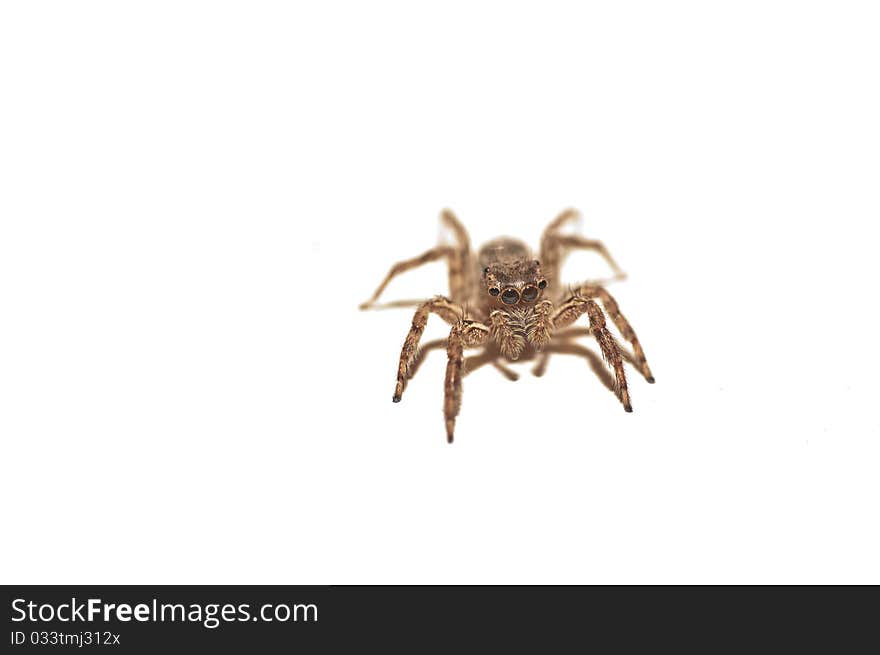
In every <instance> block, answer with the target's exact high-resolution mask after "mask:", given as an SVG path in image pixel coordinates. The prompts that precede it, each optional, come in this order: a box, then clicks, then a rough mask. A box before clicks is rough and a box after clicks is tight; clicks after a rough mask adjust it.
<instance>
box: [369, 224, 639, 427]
mask: <svg viewBox="0 0 880 655" xmlns="http://www.w3.org/2000/svg"><path fill="white" fill-rule="evenodd" d="M577 215H578V214H577V212H576V211H575V210H573V209H568V210H566V211H564V212H562V213H561V214H560V215H559V216H557V217H556V218H555V219H554V220H553V221H552V222H551V223H550V224H549V225H548V226H547V228H546V229H545V230H544V233H543V235H542V236H541V255H540V257H541V258H540V260H538V259H535V258H534V257H533V256H532V253H531V251H530V250H529V248H528V246H526V245H525V244H524V243H522V242H521V241H518V240H516V239H512V238H508V237H501V238H498V239H495V240H493V241H490V242H489V243H487V244H485V245H484V246H483V247H482V248H480V250H479V252H478V253H477V255H476V257H474V255H473V253H472V252H471V246H470V239H469V237H468V234H467V231H466V230H465V229H464V226H462V224H461V223H460V222H459V220H458V219H457V218H456V217H455V215H454V214H453V213H452V212H451V211H449V210H448V209H446V210H443V212H442V213H441V221H442V222H443V224H444V225H446V227H448V228H449V229H450V230H451V231H452V233H453V235H454V237H455V241H456V243H455V245H441V246H438V247H436V248H431V249H430V250H428V251H427V252H425V253H423V254H421V255H419V256H418V257H414V258H412V259H407V260H404V261H401V262H398V263H396V264H395V265H394V266H392V267H391V270H390V271H389V272H388V275H386V276H385V279H384V280H383V281H382V284H380V285H379V288H378V289H376V292H375V293H374V294H373V296H372V297H371V298H370V299H369V300H368V301H366V302H365V303H363V304H362V305H361V306H360V308H361V309H369V308H371V307H376V306H377V305H376V301H377V300H378V298H379V296H380V295H381V294H382V291H384V290H385V287H386V286H388V283H389V282H390V281H391V279H392V278H394V277H395V276H396V275H399V274H400V273H403V272H404V271H407V270H410V269H412V268H415V267H417V266H421V265H422V264H426V263H428V262H432V261H436V260H439V259H445V260H446V262H447V265H448V267H449V297H448V298H447V297H444V296H436V297H434V298H432V299H431V300H426V301H418V302H412V301H400V302H396V303H389V304H386V305H383V306H384V307H401V306H407V305H414V304H418V305H419V307H418V309H417V310H416V313H415V316H413V322H412V327H411V328H410V331H409V334H407V335H406V340H405V341H404V343H403V349H402V350H401V352H400V363H399V365H398V367H397V385H396V386H395V388H394V397H393V400H394V402H399V401H400V399H401V397H402V396H403V391H404V389H405V388H406V384H407V382H409V380H411V379H412V377H413V376H414V375H415V373H416V370H417V369H418V367H419V365H420V364H421V362H422V361H423V360H424V357H425V355H426V353H427V352H428V351H429V350H434V349H436V348H442V347H445V348H446V354H447V357H448V362H447V365H446V383H445V396H444V403H443V413H444V416H445V418H446V438H447V440H448V441H449V442H450V443H452V438H453V432H454V430H455V417H456V416H458V411H459V409H460V407H461V380H462V378H463V377H464V376H465V375H466V374H467V373H469V372H471V371H473V370H475V369H476V368H478V367H480V366H483V365H484V364H492V365H493V366H494V367H495V368H497V369H498V370H499V371H500V372H501V373H502V374H503V375H505V376H506V377H507V378H508V379H510V380H516V379H518V378H519V375H518V374H517V373H515V372H514V371H512V370H510V369H509V368H507V367H506V366H505V365H504V364H503V363H502V361H500V360H505V361H517V360H529V359H532V358H536V359H537V363H536V365H535V367H534V369H533V371H532V372H533V373H534V374H535V375H536V376H540V375H543V373H544V371H545V369H546V366H547V359H548V357H549V356H550V353H566V354H575V355H580V356H582V357H584V358H586V359H587V360H588V361H589V362H590V365H591V367H592V368H593V370H594V371H595V372H596V374H597V375H598V376H599V378H600V380H602V382H603V383H604V384H605V386H607V387H608V388H609V389H611V390H612V391H614V393H615V394H616V395H617V397H618V398H619V399H620V402H621V403H623V408H624V409H625V410H626V411H627V412H631V411H632V405H631V404H630V400H629V391H628V389H627V386H626V375H625V374H624V370H623V359H626V360H627V361H628V362H630V363H631V364H633V365H635V366H636V367H637V368H638V369H639V371H640V372H641V374H642V375H643V376H644V377H645V379H646V380H647V381H648V382H654V377H653V376H652V375H651V369H650V368H648V362H647V361H646V360H645V352H644V351H643V350H642V346H641V344H640V343H639V340H638V338H636V333H635V332H634V331H633V329H632V327H630V324H629V322H628V321H627V320H626V318H624V316H623V314H621V313H620V309H619V308H618V307H617V302H615V300H614V298H612V297H611V294H609V293H608V291H606V290H605V289H604V287H603V286H602V284H601V283H599V282H586V283H583V284H580V285H578V286H576V287H572V288H568V290H567V291H566V288H564V287H563V286H562V285H561V284H560V281H559V273H560V268H561V265H562V261H563V259H564V257H565V256H566V255H567V254H568V253H569V252H570V251H571V250H573V249H577V248H581V249H586V250H594V251H596V252H598V253H599V254H600V255H601V256H602V257H603V258H604V259H605V261H606V262H607V263H608V265H609V266H610V267H611V269H612V270H613V271H614V274H615V279H622V278H623V277H625V275H624V273H623V272H622V271H621V270H620V268H619V267H618V265H617V263H616V262H615V261H614V259H613V258H612V257H611V255H610V254H609V253H608V251H607V250H606V248H605V246H604V245H603V244H602V242H601V241H594V240H590V239H585V238H583V237H581V236H578V235H573V234H561V233H560V232H559V230H560V228H561V227H563V226H564V225H565V224H566V223H568V222H569V221H571V220H572V219H574V218H576V217H577ZM597 300H598V301H599V302H596V301H597ZM600 303H601V306H600ZM603 309H604V311H605V312H607V313H608V315H609V316H610V317H611V319H612V320H613V321H614V324H615V325H616V326H617V329H618V330H619V331H620V333H621V334H622V335H623V337H624V338H625V339H626V340H627V341H629V342H630V343H631V344H632V348H633V352H632V354H630V353H628V352H626V351H625V350H624V349H621V348H620V346H619V345H618V344H617V342H616V341H615V339H614V337H613V336H612V335H611V333H610V332H609V331H608V328H607V327H606V326H605V315H604V313H603ZM431 313H434V314H437V315H438V316H439V317H440V318H442V319H443V320H444V321H446V322H447V323H449V324H450V325H451V326H452V329H451V330H450V332H449V337H448V338H447V339H439V340H437V341H432V342H429V343H427V344H425V345H424V346H423V347H422V348H419V339H420V338H421V336H422V332H424V330H425V325H426V324H427V322H428V315H429V314H431ZM581 314H587V317H588V318H589V321H590V327H589V328H588V329H575V328H570V329H567V330H564V329H562V328H567V327H568V326H570V325H571V324H572V323H574V322H575V320H577V318H578V317H579V316H581ZM586 334H592V335H593V337H595V339H596V341H597V342H598V343H599V348H600V350H601V352H602V357H603V359H604V360H605V362H606V363H607V364H608V365H609V366H610V367H611V370H612V371H613V373H614V377H613V379H612V378H611V377H610V376H609V373H608V370H607V369H606V368H604V367H603V366H602V362H601V361H600V360H599V358H598V357H597V355H596V354H595V353H594V352H593V351H591V350H589V349H587V348H584V347H583V346H581V345H580V344H577V343H574V342H573V339H575V338H576V337H579V336H584V335H586ZM477 347H483V351H482V352H481V353H480V354H478V355H475V356H473V357H468V358H467V359H466V360H465V359H464V349H465V348H477Z"/></svg>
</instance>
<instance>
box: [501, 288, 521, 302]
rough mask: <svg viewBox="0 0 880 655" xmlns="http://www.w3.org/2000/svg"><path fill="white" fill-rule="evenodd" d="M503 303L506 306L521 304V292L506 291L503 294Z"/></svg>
mask: <svg viewBox="0 0 880 655" xmlns="http://www.w3.org/2000/svg"><path fill="white" fill-rule="evenodd" d="M501 302H503V303H504V304H505V305H515V304H516V303H518V302H519V291H517V290H516V289H505V290H504V293H502V294H501Z"/></svg>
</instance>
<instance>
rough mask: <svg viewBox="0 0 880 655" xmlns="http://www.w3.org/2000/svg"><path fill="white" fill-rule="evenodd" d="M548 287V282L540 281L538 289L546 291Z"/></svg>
mask: <svg viewBox="0 0 880 655" xmlns="http://www.w3.org/2000/svg"><path fill="white" fill-rule="evenodd" d="M546 286H547V280H540V281H539V282H538V288H539V289H544V288H546Z"/></svg>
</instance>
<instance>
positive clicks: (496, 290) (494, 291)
mask: <svg viewBox="0 0 880 655" xmlns="http://www.w3.org/2000/svg"><path fill="white" fill-rule="evenodd" d="M499 293H501V289H499V288H498V287H491V288H490V289H489V295H490V296H497V295H498V294H499Z"/></svg>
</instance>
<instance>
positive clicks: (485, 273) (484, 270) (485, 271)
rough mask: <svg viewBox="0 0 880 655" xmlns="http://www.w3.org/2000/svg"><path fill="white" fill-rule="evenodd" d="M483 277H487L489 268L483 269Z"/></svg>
mask: <svg viewBox="0 0 880 655" xmlns="http://www.w3.org/2000/svg"><path fill="white" fill-rule="evenodd" d="M483 275H489V267H488V266H487V267H486V268H484V269H483Z"/></svg>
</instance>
